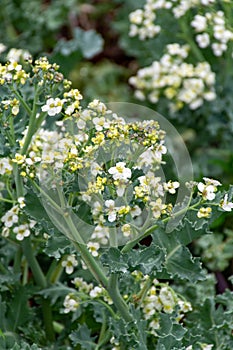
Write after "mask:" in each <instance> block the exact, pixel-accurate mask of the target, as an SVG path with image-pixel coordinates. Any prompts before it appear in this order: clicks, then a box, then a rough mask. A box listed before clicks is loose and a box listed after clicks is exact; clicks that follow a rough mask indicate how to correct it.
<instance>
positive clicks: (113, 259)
mask: <svg viewBox="0 0 233 350" xmlns="http://www.w3.org/2000/svg"><path fill="white" fill-rule="evenodd" d="M101 261H102V263H103V265H105V266H108V267H109V272H110V273H116V272H121V273H125V272H127V271H128V264H127V261H126V257H125V256H124V255H123V254H122V253H121V252H120V250H119V249H118V248H113V247H111V248H109V249H108V250H107V251H105V252H104V253H103V254H102V255H101Z"/></svg>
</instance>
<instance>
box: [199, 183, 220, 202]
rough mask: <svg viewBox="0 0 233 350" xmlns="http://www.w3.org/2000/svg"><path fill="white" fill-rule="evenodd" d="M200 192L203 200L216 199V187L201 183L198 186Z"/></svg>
mask: <svg viewBox="0 0 233 350" xmlns="http://www.w3.org/2000/svg"><path fill="white" fill-rule="evenodd" d="M197 188H198V190H199V191H200V193H201V195H202V197H203V199H206V200H208V201H212V200H213V199H214V198H215V193H214V192H216V187H215V186H213V185H205V184H203V183H202V182H199V183H198V185H197Z"/></svg>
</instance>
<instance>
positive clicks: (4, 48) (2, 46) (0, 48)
mask: <svg viewBox="0 0 233 350" xmlns="http://www.w3.org/2000/svg"><path fill="white" fill-rule="evenodd" d="M6 49H7V47H6V46H5V45H4V44H2V43H0V54H1V53H3V52H4V51H5V50H6Z"/></svg>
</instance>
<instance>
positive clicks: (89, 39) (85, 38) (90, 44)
mask: <svg viewBox="0 0 233 350" xmlns="http://www.w3.org/2000/svg"><path fill="white" fill-rule="evenodd" d="M74 37H75V40H76V41H77V42H78V47H79V48H80V49H81V51H82V54H83V56H84V57H85V58H87V59H90V58H92V57H94V56H95V55H97V54H98V53H100V52H101V51H102V48H103V39H102V37H101V36H100V34H98V33H96V31H95V30H92V29H91V30H87V31H84V30H82V29H80V28H75V29H74Z"/></svg>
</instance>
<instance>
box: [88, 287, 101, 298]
mask: <svg viewBox="0 0 233 350" xmlns="http://www.w3.org/2000/svg"><path fill="white" fill-rule="evenodd" d="M102 293H103V288H101V287H98V286H96V287H95V288H93V289H92V290H91V291H90V297H91V298H98V297H100V296H101V295H102Z"/></svg>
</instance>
